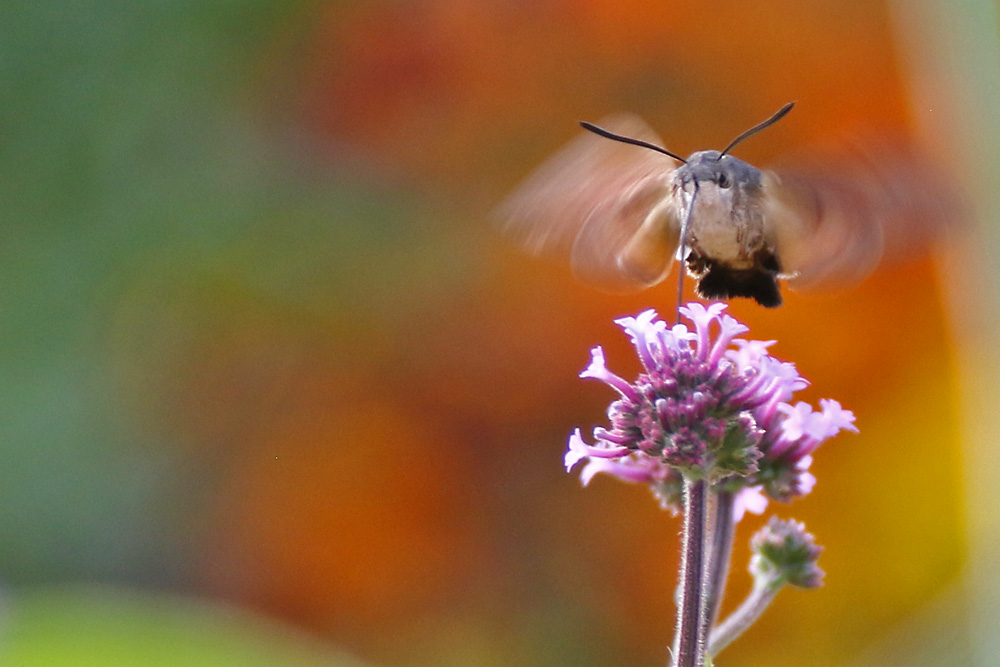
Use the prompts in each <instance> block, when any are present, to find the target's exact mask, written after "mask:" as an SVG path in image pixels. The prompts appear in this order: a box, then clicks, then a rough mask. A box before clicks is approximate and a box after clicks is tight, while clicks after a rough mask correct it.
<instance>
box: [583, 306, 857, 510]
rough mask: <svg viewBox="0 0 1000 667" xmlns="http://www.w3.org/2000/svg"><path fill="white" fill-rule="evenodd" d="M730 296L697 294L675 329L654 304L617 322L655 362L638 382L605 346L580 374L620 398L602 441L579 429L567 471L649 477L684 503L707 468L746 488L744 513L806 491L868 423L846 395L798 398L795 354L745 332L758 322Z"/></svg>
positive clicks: (663, 494) (647, 362) (801, 382)
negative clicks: (816, 462)
mask: <svg viewBox="0 0 1000 667" xmlns="http://www.w3.org/2000/svg"><path fill="white" fill-rule="evenodd" d="M725 309H726V304H724V303H711V304H708V305H703V304H700V303H696V302H695V303H689V304H687V305H686V306H685V307H683V308H681V311H680V312H681V313H682V314H683V315H684V316H685V317H686V318H687V319H688V320H689V321H690V322H691V325H692V327H693V328H692V329H689V328H688V327H687V326H686V325H684V324H677V325H674V326H672V327H668V326H667V324H666V323H665V322H663V321H662V320H660V319H659V318H658V317H657V315H656V312H655V311H653V310H646V311H643V312H641V313H639V315H637V316H636V317H624V318H621V319H619V320H616V323H617V324H618V325H619V326H621V327H622V329H624V330H625V333H626V334H627V335H628V336H629V338H630V339H631V340H632V343H633V345H634V346H635V350H636V354H637V356H638V357H639V361H640V363H641V364H642V367H643V372H642V373H640V374H639V376H638V377H637V378H636V379H635V380H634V381H632V382H629V381H627V380H625V379H624V378H622V377H621V376H619V375H617V374H615V373H613V372H611V371H610V370H609V369H608V367H607V364H606V360H605V357H604V351H603V349H602V348H600V347H595V348H593V349H592V350H591V361H590V364H589V365H588V366H587V368H586V369H584V371H583V372H582V373H580V377H583V378H594V379H597V380H600V381H602V382H604V383H605V384H607V385H608V386H610V387H611V388H612V389H614V390H615V392H616V393H617V394H618V396H619V398H618V399H617V400H615V401H613V402H612V403H611V405H610V406H609V408H608V418H609V420H610V424H609V426H608V427H606V428H605V427H598V428H596V429H594V432H593V437H594V440H595V444H593V445H591V444H589V443H587V442H586V441H585V440H584V438H583V436H582V434H581V433H580V430H579V429H577V430H576V431H574V433H573V434H572V435H571V436H570V438H569V443H568V449H567V451H566V456H565V460H564V462H565V465H566V469H567V470H570V469H572V468H573V466H575V465H576V464H577V463H579V462H581V461H585V462H586V465H585V466H584V468H583V470H582V473H581V478H582V479H583V481H584V483H588V482H589V481H590V480H591V479H592V478H593V476H594V475H596V474H597V473H605V474H609V475H611V476H613V477H617V478H618V479H621V480H623V481H628V482H638V483H644V484H649V485H650V486H651V487H652V488H653V490H654V492H655V493H657V495H658V496H659V497H660V498H661V501H662V502H663V503H664V504H665V505H667V506H673V503H674V501H675V498H674V495H672V494H673V489H674V488H675V486H676V482H677V481H678V480H679V479H680V475H687V476H694V477H696V478H698V477H707V478H709V479H711V480H713V482H718V483H722V482H724V483H725V484H726V488H729V489H730V490H734V491H736V492H737V496H736V497H737V499H738V508H739V512H740V514H742V512H743V511H744V510H747V511H755V510H756V509H758V508H759V509H760V510H763V505H762V503H764V504H766V500H765V499H764V495H763V493H766V494H767V495H769V496H771V497H772V498H776V499H779V500H789V499H790V498H791V497H793V496H800V495H805V494H807V493H808V492H809V490H810V489H811V488H812V486H813V484H814V483H815V478H814V477H813V476H812V475H811V474H810V473H809V472H808V467H809V463H810V461H811V454H812V452H813V451H815V449H816V448H817V447H818V446H819V445H820V444H821V443H822V442H823V441H825V440H827V439H829V438H830V437H832V436H833V435H835V434H836V433H838V432H840V431H842V430H849V431H856V430H857V429H856V428H855V426H854V415H853V413H851V412H850V411H849V410H844V409H843V408H842V407H841V406H840V403H838V402H837V401H834V400H830V399H823V400H821V401H820V406H821V410H820V411H818V412H817V411H815V410H814V409H813V408H812V406H810V405H809V404H807V403H803V402H799V403H796V404H794V405H792V404H791V403H789V401H791V399H792V396H793V395H794V393H795V392H796V391H798V390H800V389H802V388H804V387H806V386H808V382H807V381H806V380H805V379H803V378H802V377H801V376H800V375H799V373H798V371H797V370H796V368H795V366H794V365H793V364H790V363H787V362H782V361H779V360H778V359H775V358H774V357H772V356H771V355H770V354H769V353H768V348H770V347H771V346H772V345H773V344H774V342H775V341H755V340H744V339H740V338H736V336H739V335H741V334H743V333H746V332H747V331H748V328H747V327H746V326H745V325H743V324H741V323H740V322H738V321H737V320H736V319H735V318H733V317H731V316H729V315H727V314H726V313H725V312H724V311H725Z"/></svg>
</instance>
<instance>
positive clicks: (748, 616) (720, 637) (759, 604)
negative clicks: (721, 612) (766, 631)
mask: <svg viewBox="0 0 1000 667" xmlns="http://www.w3.org/2000/svg"><path fill="white" fill-rule="evenodd" d="M780 589H781V586H780V585H778V584H777V583H775V582H770V583H768V584H764V585H762V586H754V587H753V590H752V591H750V595H748V596H747V599H746V600H744V601H743V604H741V605H740V608H739V609H737V610H736V611H734V612H733V613H732V614H731V615H730V616H729V618H727V619H726V620H725V621H723V622H722V623H720V624H719V627H717V628H715V630H713V631H712V634H711V635H710V636H709V640H708V653H709V655H713V656H714V655H717V654H718V653H719V651H721V650H722V649H724V648H726V646H728V645H729V643H730V642H731V641H733V640H734V639H736V638H737V637H739V636H740V635H741V634H743V632H744V631H745V630H746V629H747V628H749V627H750V626H751V625H753V623H754V621H756V620H757V619H758V618H760V615H761V614H763V613H764V610H765V609H767V606H768V605H769V604H771V600H773V599H774V596H775V595H777V594H778V591H779V590H780Z"/></svg>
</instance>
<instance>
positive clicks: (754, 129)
mask: <svg viewBox="0 0 1000 667" xmlns="http://www.w3.org/2000/svg"><path fill="white" fill-rule="evenodd" d="M794 106H795V102H789V103H788V104H786V105H785V106H783V107H781V108H780V109H779V110H778V112H777V113H776V114H774V115H773V116H771V117H770V118H768V119H767V120H765V121H764V122H763V123H761V124H760V125H754V126H753V127H751V128H750V129H749V130H747V131H746V132H744V133H743V134H741V135H740V136H738V137H736V138H735V139H733V140H732V141H731V142H729V145H728V146H726V148H725V150H723V151H722V155H725V154H726V153H728V152H729V151H731V150H733V149H734V148H735V147H736V144H738V143H740V142H741V141H743V140H744V139H746V138H747V137H750V136H753V135H755V134H757V133H758V132H760V131H761V130H763V129H765V128H768V127H771V126H772V125H774V124H775V123H777V122H778V121H779V120H781V119H782V118H784V116H785V114H787V113H788V112H789V111H791V110H792V107H794ZM722 155H720V156H719V157H722Z"/></svg>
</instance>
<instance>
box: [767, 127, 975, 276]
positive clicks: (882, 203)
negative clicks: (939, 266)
mask: <svg viewBox="0 0 1000 667" xmlns="http://www.w3.org/2000/svg"><path fill="white" fill-rule="evenodd" d="M763 187H764V193H765V196H764V219H765V224H766V226H767V234H768V236H769V240H770V241H771V242H772V243H773V244H774V247H775V248H776V254H777V257H778V263H779V264H780V266H781V271H782V273H783V274H785V275H787V276H788V277H789V285H790V286H792V287H794V288H810V287H828V286H832V285H843V284H852V283H857V282H860V281H861V280H863V279H864V278H866V277H867V276H868V275H869V274H870V273H871V272H872V271H874V270H875V267H876V266H877V265H878V263H879V262H880V261H881V260H882V259H883V258H886V257H892V256H903V255H906V254H911V253H915V252H918V251H919V250H921V249H923V248H925V247H927V246H928V245H930V244H931V243H932V242H933V241H935V240H937V239H939V238H941V237H942V236H944V235H945V234H946V233H947V232H948V230H949V229H951V228H953V227H955V226H957V225H958V221H959V220H960V219H961V218H962V217H964V216H963V213H962V210H961V206H959V204H958V198H957V197H956V195H955V190H954V189H952V188H950V187H948V186H947V180H946V179H945V178H944V176H943V175H942V174H941V173H940V172H939V171H937V170H935V169H934V168H933V165H932V163H931V162H930V161H928V160H924V159H921V158H919V157H918V156H916V155H915V154H913V153H912V152H909V151H908V150H906V149H905V148H904V147H903V146H901V145H897V144H892V145H888V144H885V145H881V146H880V147H879V149H878V150H869V151H866V152H864V153H857V154H854V155H849V156H848V155H838V156H824V158H823V159H817V158H815V157H814V158H813V159H810V160H807V161H802V162H801V163H800V164H798V165H796V166H793V167H787V168H782V169H778V170H775V171H765V172H764V176H763Z"/></svg>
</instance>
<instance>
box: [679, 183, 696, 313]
mask: <svg viewBox="0 0 1000 667" xmlns="http://www.w3.org/2000/svg"><path fill="white" fill-rule="evenodd" d="M692 182H693V183H694V192H693V193H692V194H691V201H689V202H688V205H687V209H686V210H685V211H684V219H683V220H681V241H680V243H679V244H678V246H677V253H678V254H677V256H678V257H679V258H680V259H679V260H678V262H677V268H678V271H677V319H676V324H680V323H681V302H683V301H684V274H685V273H686V272H687V267H685V265H684V261H685V255H686V254H687V234H688V229H689V228H690V226H691V224H690V223H691V212H692V211H694V200H695V199H696V198H697V197H698V181H697V180H694V181H692Z"/></svg>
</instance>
